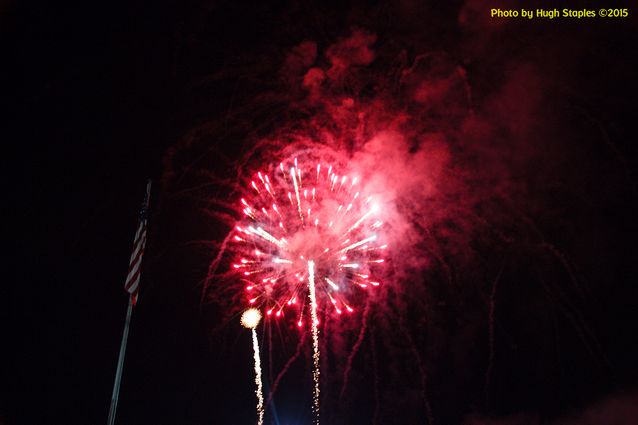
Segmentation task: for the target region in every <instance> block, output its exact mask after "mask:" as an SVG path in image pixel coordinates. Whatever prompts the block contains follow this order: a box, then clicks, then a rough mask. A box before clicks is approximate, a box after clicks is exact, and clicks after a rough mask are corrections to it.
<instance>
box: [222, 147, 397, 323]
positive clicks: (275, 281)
mask: <svg viewBox="0 0 638 425" xmlns="http://www.w3.org/2000/svg"><path fill="white" fill-rule="evenodd" d="M290 162H291V163H290V164H286V163H283V162H282V163H280V164H279V165H278V166H276V167H272V169H271V170H270V171H271V173H270V174H269V173H264V172H258V173H257V174H256V176H255V178H254V179H253V180H252V181H250V183H249V184H248V185H247V186H248V188H247V189H248V193H250V196H248V195H247V196H245V197H243V198H241V200H240V203H241V205H240V207H241V211H243V214H244V219H243V220H241V221H240V222H239V223H238V224H237V226H236V228H235V235H234V241H235V242H236V248H235V250H234V251H235V252H236V253H237V254H238V256H237V258H236V260H235V263H234V264H233V266H232V267H233V269H234V270H235V272H237V273H238V274H239V275H240V278H241V280H242V281H243V282H244V283H245V290H246V293H247V299H248V302H249V304H251V305H259V306H261V307H263V308H264V309H265V312H266V315H267V316H274V317H281V316H283V315H284V313H285V311H286V309H292V308H295V310H296V311H297V314H296V320H297V323H298V325H299V326H301V325H302V321H303V309H304V304H305V303H304V300H305V299H306V296H307V295H308V291H309V284H308V283H309V282H308V280H309V278H310V276H309V269H308V264H309V263H308V261H309V260H310V259H312V260H313V261H314V272H315V284H316V302H317V304H318V306H319V307H318V308H321V309H324V310H325V309H326V307H329V308H330V310H331V311H333V312H334V313H335V314H338V315H340V314H342V313H343V312H346V313H350V312H352V311H354V308H353V307H352V305H351V303H352V302H353V301H351V300H355V299H356V298H358V297H359V296H360V295H359V294H358V293H362V292H365V291H367V290H368V289H370V288H374V287H376V286H378V285H379V279H378V276H379V275H380V273H381V271H382V270H381V268H382V267H383V263H384V258H383V256H384V251H385V249H386V247H387V245H386V244H384V243H383V239H384V238H383V233H382V232H383V222H382V221H380V220H379V217H378V215H379V212H380V208H379V206H378V204H377V203H375V202H374V200H373V199H372V197H369V196H365V194H363V193H362V191H363V189H362V188H361V187H360V186H361V181H360V179H359V178H358V177H355V176H347V175H338V174H337V171H338V168H337V167H335V166H333V165H330V164H321V163H319V164H317V163H316V162H310V161H308V162H304V161H302V160H298V159H297V158H295V159H294V161H290Z"/></svg>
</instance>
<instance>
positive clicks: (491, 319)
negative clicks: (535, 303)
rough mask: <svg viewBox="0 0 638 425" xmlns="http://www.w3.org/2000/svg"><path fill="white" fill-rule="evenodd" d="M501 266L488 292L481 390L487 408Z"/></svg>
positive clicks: (492, 364)
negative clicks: (486, 346) (486, 348)
mask: <svg viewBox="0 0 638 425" xmlns="http://www.w3.org/2000/svg"><path fill="white" fill-rule="evenodd" d="M504 266H505V265H503V266H502V267H501V270H499V272H498V275H496V278H495V279H494V281H493V282H492V291H491V292H490V310H489V316H488V320H489V322H488V326H489V328H488V332H489V349H490V354H489V359H488V363H487V370H486V371H485V386H484V389H483V393H484V394H485V405H486V407H489V390H490V379H491V376H492V369H493V367H494V354H495V353H494V311H495V310H496V288H497V286H498V281H499V280H500V279H501V274H503V267H504Z"/></svg>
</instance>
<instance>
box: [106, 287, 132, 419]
mask: <svg viewBox="0 0 638 425" xmlns="http://www.w3.org/2000/svg"><path fill="white" fill-rule="evenodd" d="M132 313H133V296H132V295H131V296H129V299H128V309H127V310H126V322H125V323H124V332H123V333H122V343H121V344H120V357H119V359H118V361H117V371H116V372H115V382H114V383H113V395H112V396H111V408H110V409H109V421H108V425H114V424H115V413H116V411H117V401H118V398H119V394H120V382H121V381H122V369H123V368H124V355H125V354H126V343H127V342H128V331H129V329H130V325H131V315H132Z"/></svg>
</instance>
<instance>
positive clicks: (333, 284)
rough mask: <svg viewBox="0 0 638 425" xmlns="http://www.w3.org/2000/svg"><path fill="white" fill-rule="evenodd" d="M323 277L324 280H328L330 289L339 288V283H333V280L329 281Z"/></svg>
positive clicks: (336, 289)
mask: <svg viewBox="0 0 638 425" xmlns="http://www.w3.org/2000/svg"><path fill="white" fill-rule="evenodd" d="M324 279H325V280H326V282H328V285H330V286H332V289H334V290H335V291H338V290H339V285H337V284H336V283H334V282H333V281H331V280H330V279H328V278H327V277H326V278H324Z"/></svg>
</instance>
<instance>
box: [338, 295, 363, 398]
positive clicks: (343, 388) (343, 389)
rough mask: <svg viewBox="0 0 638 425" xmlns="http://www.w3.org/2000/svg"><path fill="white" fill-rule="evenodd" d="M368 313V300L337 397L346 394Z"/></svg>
mask: <svg viewBox="0 0 638 425" xmlns="http://www.w3.org/2000/svg"><path fill="white" fill-rule="evenodd" d="M369 312H370V300H369V299H368V300H367V301H366V307H365V309H364V310H363V316H362V317H361V329H360V331H359V336H358V337H357V341H356V342H355V343H354V345H353V346H352V351H351V352H350V355H349V356H348V361H347V362H346V367H345V369H344V371H343V385H342V386H341V393H340V394H339V397H343V394H344V393H345V392H346V388H347V387H348V377H349V376H350V369H352V361H353V360H354V356H356V355H357V353H358V352H359V348H360V347H361V344H362V343H363V337H364V336H365V334H366V329H367V327H368V313H369Z"/></svg>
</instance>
